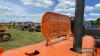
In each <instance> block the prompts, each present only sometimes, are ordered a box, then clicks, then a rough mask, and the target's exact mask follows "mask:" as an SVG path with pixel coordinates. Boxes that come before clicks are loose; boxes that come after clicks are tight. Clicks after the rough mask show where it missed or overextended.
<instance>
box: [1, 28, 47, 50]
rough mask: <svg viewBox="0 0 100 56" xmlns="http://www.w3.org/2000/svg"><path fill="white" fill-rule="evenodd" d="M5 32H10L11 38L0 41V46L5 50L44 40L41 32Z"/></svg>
mask: <svg viewBox="0 0 100 56" xmlns="http://www.w3.org/2000/svg"><path fill="white" fill-rule="evenodd" d="M7 32H9V33H11V35H12V37H13V40H12V41H5V42H0V47H3V48H4V49H5V50H9V49H13V48H18V47H23V46H26V45H31V44H36V43H39V42H42V41H44V40H46V39H45V38H44V37H43V36H42V34H41V32H29V31H20V30H7Z"/></svg>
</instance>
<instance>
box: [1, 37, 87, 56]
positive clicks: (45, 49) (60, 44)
mask: <svg viewBox="0 0 100 56" xmlns="http://www.w3.org/2000/svg"><path fill="white" fill-rule="evenodd" d="M62 39H64V38H63V37H62V38H58V39H54V40H52V42H57V43H55V44H52V45H50V46H45V42H41V43H39V44H36V45H30V46H25V47H22V48H18V49H14V50H9V51H6V52H4V53H2V54H1V55H0V56H27V55H25V52H27V53H32V52H34V51H35V50H38V51H39V52H40V54H39V55H38V56H86V54H79V53H75V52H73V51H71V50H70V48H72V47H73V37H69V39H67V40H63V41H61V40H62ZM85 45H86V44H85Z"/></svg>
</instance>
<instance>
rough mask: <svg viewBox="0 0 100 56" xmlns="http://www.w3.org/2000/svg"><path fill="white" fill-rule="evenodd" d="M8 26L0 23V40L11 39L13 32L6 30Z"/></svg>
mask: <svg viewBox="0 0 100 56" xmlns="http://www.w3.org/2000/svg"><path fill="white" fill-rule="evenodd" d="M6 29H7V27H6V26H5V25H3V24H0V42H2V41H8V40H11V34H10V33H7V32H6Z"/></svg>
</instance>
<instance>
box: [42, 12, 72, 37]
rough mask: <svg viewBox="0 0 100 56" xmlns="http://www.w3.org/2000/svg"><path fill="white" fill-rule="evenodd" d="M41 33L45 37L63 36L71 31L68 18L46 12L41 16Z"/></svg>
mask: <svg viewBox="0 0 100 56" xmlns="http://www.w3.org/2000/svg"><path fill="white" fill-rule="evenodd" d="M41 30H42V33H43V35H44V36H45V37H47V38H51V37H54V36H65V35H67V34H68V32H69V31H71V20H70V17H69V16H66V15H61V14H58V13H53V12H47V13H45V14H44V15H43V18H42V25H41Z"/></svg>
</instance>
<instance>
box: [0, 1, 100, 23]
mask: <svg viewBox="0 0 100 56" xmlns="http://www.w3.org/2000/svg"><path fill="white" fill-rule="evenodd" d="M49 11H50V12H56V13H60V14H64V15H67V16H74V15H75V0H0V22H10V21H17V22H25V21H31V22H33V21H34V22H41V19H42V16H43V14H44V13H46V12H49ZM84 17H85V19H86V20H95V19H96V18H99V17H100V0H86V1H85V14H84Z"/></svg>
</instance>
